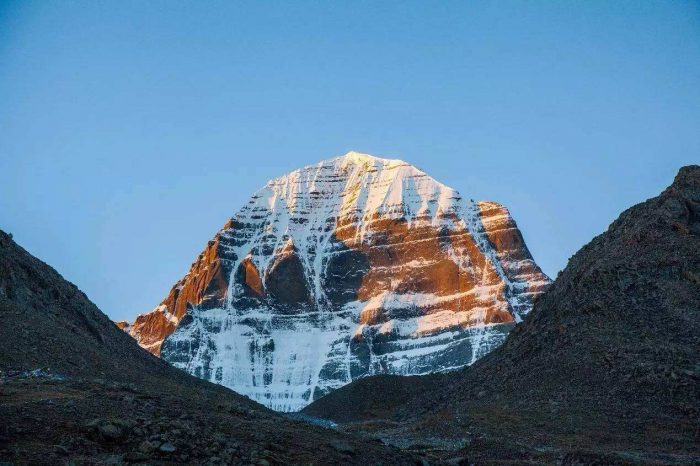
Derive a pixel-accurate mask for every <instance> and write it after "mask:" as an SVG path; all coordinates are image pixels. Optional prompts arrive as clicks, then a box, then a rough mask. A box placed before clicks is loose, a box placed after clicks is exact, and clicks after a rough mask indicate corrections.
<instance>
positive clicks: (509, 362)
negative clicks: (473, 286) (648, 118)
mask: <svg viewBox="0 0 700 466" xmlns="http://www.w3.org/2000/svg"><path fill="white" fill-rule="evenodd" d="M699 277H700V167H699V166H689V167H684V168H682V169H681V170H680V172H679V173H678V175H677V176H676V178H675V180H674V182H673V184H672V185H671V186H670V187H669V188H668V189H666V190H665V191H664V192H663V193H661V194H660V195H659V196H657V197H655V198H652V199H649V200H648V201H646V202H643V203H641V204H638V205H636V206H634V207H632V208H630V209H628V210H627V211H625V212H623V213H622V214H621V215H620V217H619V218H618V219H617V220H616V221H615V222H613V223H612V225H610V227H609V229H608V230H607V231H606V232H605V233H603V234H601V235H600V236H598V237H596V238H594V239H593V240H592V241H591V242H590V243H589V244H587V245H586V246H584V247H583V248H582V249H581V250H580V251H579V252H577V253H576V254H575V255H574V256H573V257H572V258H571V259H570V261H569V263H568V265H567V267H566V268H565V270H564V271H563V272H562V273H561V274H560V275H559V276H558V277H557V279H556V281H555V282H554V284H553V285H552V286H551V288H550V290H549V291H548V292H547V293H546V294H544V295H543V296H542V297H540V298H539V299H538V300H537V301H536V303H535V306H534V309H533V311H532V312H531V313H530V314H529V315H528V317H527V318H526V319H525V320H524V322H523V323H522V324H520V325H518V326H516V328H515V330H514V331H513V332H511V334H510V335H509V336H508V338H507V340H506V342H505V343H504V345H503V346H501V347H500V348H498V349H497V350H495V351H494V352H492V353H491V354H489V355H487V356H486V357H484V358H483V359H481V360H480V361H478V362H477V363H475V364H474V365H473V366H471V367H469V368H467V369H465V370H464V371H462V372H460V373H453V374H445V375H440V376H430V377H415V378H405V377H388V376H385V377H370V378H366V379H362V380H358V381H356V382H353V383H352V384H350V385H348V386H345V387H343V388H341V389H339V390H337V391H335V392H333V393H331V394H329V395H327V396H326V397H324V398H321V399H320V400H317V401H316V402H314V403H313V404H311V405H310V406H308V407H307V408H305V409H304V410H303V412H304V413H307V414H309V415H314V416H320V417H325V418H328V419H334V420H337V421H339V422H342V423H344V428H345V429H347V430H357V431H372V432H374V433H375V434H377V435H382V436H384V437H385V438H387V439H391V440H392V441H394V442H396V443H404V444H430V439H433V440H435V439H445V438H450V439H463V440H464V444H465V445H468V446H466V447H465V448H463V449H462V450H461V451H460V452H459V455H460V456H463V457H464V458H468V459H469V461H470V462H474V461H475V462H481V461H484V462H500V461H517V462H534V463H540V462H541V463H552V462H555V461H562V462H563V463H564V464H636V463H644V464H647V463H648V464H692V463H695V462H697V461H698V460H699V459H700V451H699V449H698V445H699V442H698V433H699V432H700V423H699V422H698V415H699V413H700V402H699V391H698V378H699V377H700V359H699V357H698V354H699V351H698V350H699V349H700V326H699V317H700V315H699V313H700V278H699ZM394 394H397V395H396V396H395V395H394ZM504 445H507V446H509V448H504ZM596 461H597V462H596Z"/></svg>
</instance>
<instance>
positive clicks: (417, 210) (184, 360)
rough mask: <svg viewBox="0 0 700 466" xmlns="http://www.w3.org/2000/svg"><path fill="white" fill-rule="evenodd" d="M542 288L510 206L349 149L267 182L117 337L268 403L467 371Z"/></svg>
mask: <svg viewBox="0 0 700 466" xmlns="http://www.w3.org/2000/svg"><path fill="white" fill-rule="evenodd" d="M548 284H549V279H548V278H547V277H546V276H545V275H544V274H543V273H542V271H541V270H540V269H539V267H538V266H537V265H536V264H535V262H534V261H533V259H532V257H531V255H530V253H529V251H528V250H527V247H526V246H525V243H524V241H523V238H522V235H521V234H520V232H519V230H518V229H517V226H516V225H515V222H514V221H513V219H512V218H511V216H510V214H509V213H508V211H507V210H506V208H505V207H503V206H501V205H499V204H497V203H494V202H477V201H473V200H468V199H464V198H462V196H460V194H459V193H458V192H457V191H455V190H454V189H452V188H450V187H448V186H445V185H444V184H442V183H439V182H438V181H436V180H434V179H433V178H431V177H430V176H428V175H427V174H425V173H424V172H422V171H421V170H419V169H417V168H416V167H414V166H412V165H410V164H408V163H406V162H403V161H401V160H388V159H381V158H378V157H374V156H371V155H367V154H361V153H357V152H349V153H348V154H346V155H344V156H342V157H337V158H333V159H329V160H325V161H322V162H319V163H317V164H315V165H309V166H307V167H304V168H301V169H298V170H295V171H293V172H291V173H289V174H287V175H284V176H282V177H279V178H276V179H274V180H271V181H269V182H268V183H267V184H266V185H265V186H264V187H263V188H262V189H261V190H259V191H258V192H256V193H255V194H254V195H253V196H252V197H251V199H250V201H249V202H248V203H247V204H246V205H245V206H244V207H243V208H242V209H241V210H240V211H239V212H238V213H237V214H236V215H235V216H234V217H233V218H232V219H230V220H229V221H228V222H227V223H226V224H225V225H224V227H223V228H222V229H221V230H220V231H219V232H218V233H217V234H216V235H215V236H214V238H213V239H212V240H211V241H209V243H208V245H207V247H206V248H205V250H204V251H203V252H202V253H201V254H200V255H199V257H197V259H196V260H195V262H194V263H193V264H192V267H191V269H190V271H189V272H188V273H187V274H186V275H185V276H184V277H183V278H182V279H181V280H180V281H178V282H177V283H176V284H175V286H173V288H172V289H171V290H170V293H169V294H168V296H167V297H166V298H165V299H164V300H163V301H162V302H161V304H160V305H158V306H157V307H156V308H155V309H154V310H153V311H151V312H150V313H147V314H144V315H141V316H139V317H138V318H137V319H136V321H135V322H134V324H133V325H131V326H127V327H126V329H125V330H126V331H128V332H129V333H130V334H131V335H132V336H134V337H135V338H136V339H137V340H138V342H139V344H141V346H143V347H144V348H146V349H148V350H149V351H151V352H152V353H154V354H157V355H158V354H159V355H160V356H161V357H162V358H163V359H165V360H166V361H168V362H170V363H172V364H173V365H175V366H176V367H179V368H182V369H185V370H186V371H188V372H190V373H192V374H195V375H197V376H199V377H202V378H205V379H207V380H211V381H214V382H217V383H220V384H223V385H225V386H227V387H230V388H232V389H234V390H236V391H237V392H239V393H243V394H245V395H248V396H250V397H251V398H253V399H255V400H257V401H259V402H261V403H263V404H265V405H267V406H269V407H272V408H274V409H278V410H296V409H299V408H301V407H303V406H304V405H306V404H308V403H309V402H311V401H312V400H314V399H316V398H318V397H320V396H321V395H323V394H325V393H327V392H329V391H330V390H332V389H335V388H338V387H340V386H342V385H345V384H346V383H349V382H350V381H352V380H353V379H356V378H359V377H363V376H365V375H371V374H380V373H390V374H403V375H413V374H424V373H429V372H435V371H445V370H449V369H455V368H459V367H462V366H464V365H466V364H470V363H472V362H474V361H476V360H477V359H478V358H479V357H481V356H483V355H484V354H486V353H488V352H489V351H490V350H491V349H493V348H495V347H496V346H498V345H499V344H500V343H501V342H502V341H503V339H504V338H505V335H506V334H507V332H508V330H509V329H510V328H511V327H512V326H513V324H514V323H515V322H519V321H520V320H521V319H522V317H523V316H524V315H525V314H527V313H528V312H529V310H530V309H531V307H532V303H533V300H534V298H535V297H536V296H537V295H539V294H540V293H542V292H543V291H544V289H545V288H546V286H547V285H548Z"/></svg>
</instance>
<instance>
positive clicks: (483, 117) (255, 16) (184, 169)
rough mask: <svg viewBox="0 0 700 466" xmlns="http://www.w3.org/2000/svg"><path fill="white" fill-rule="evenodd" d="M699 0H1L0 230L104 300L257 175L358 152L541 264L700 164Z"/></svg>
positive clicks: (210, 222)
mask: <svg viewBox="0 0 700 466" xmlns="http://www.w3.org/2000/svg"><path fill="white" fill-rule="evenodd" d="M699 83H700V3H698V2H691V1H686V2H682V1H679V2H671V1H663V2H653V1H645V2H638V1H631V2H627V1H616V2H602V1H600V2H599V1H585V2H584V1H575V2H574V1H572V2H564V1H562V2H546V1H541V2H540V1H528V2H525V1H523V2H510V1H499V2H479V1H475V2H461V1H459V2H424V1H420V2H409V1H402V2H272V1H271V2H194V1H192V2H176V1H149V2H142V1H133V2H132V1H121V0H120V1H119V2H117V1H113V2H108V1H103V2H93V1H87V2H79V1H65V2H58V1H55V2H51V1H39V2H32V1H21V2H19V1H18V2H12V1H6V0H5V1H0V228H2V229H3V230H6V231H9V232H11V233H13V234H14V237H15V239H16V240H17V241H18V242H19V243H20V244H21V245H23V246H24V247H25V248H26V249H28V250H29V251H30V252H32V253H33V254H35V255H37V256H38V257H40V258H41V259H43V260H44V261H46V262H48V263H49V264H51V265H52V266H54V267H55V268H56V269H58V270H59V271H60V272H61V273H62V274H63V275H64V276H65V277H66V278H67V279H69V280H71V281H73V282H74V283H76V284H77V285H78V286H79V287H80V288H81V289H82V290H84V291H85V292H86V293H87V294H88V296H89V297H90V298H91V299H92V300H93V301H94V302H95V303H97V305H98V306H100V308H101V309H102V310H104V311H105V312H106V313H108V314H109V315H110V316H111V317H112V318H114V319H122V318H129V319H131V318H133V316H134V315H136V314H137V313H141V312H144V311H147V310H150V309H151V308H152V307H154V306H155V305H156V304H157V303H158V302H159V301H160V300H161V299H162V298H163V297H164V296H165V295H166V294H167V292H168V290H169V289H170V286H172V284H173V283H174V282H175V281H176V280H177V279H179V278H180V277H181V276H182V275H183V274H184V273H185V272H186V271H187V269H188V268H189V265H190V263H191V262H192V260H193V259H194V258H195V257H196V256H197V254H198V253H199V252H200V251H201V249H202V248H203V247H204V245H205V244H206V242H207V240H208V239H209V238H210V237H211V236H213V234H214V233H215V232H216V230H217V229H218V228H219V227H220V226H221V225H222V224H223V223H224V222H225V221H226V219H227V218H228V217H230V216H231V215H233V214H234V213H235V212H236V211H237V210H238V209H239V208H240V207H241V206H242V205H243V204H244V202H245V201H246V200H247V199H248V197H249V196H250V195H251V194H252V193H253V192H254V191H255V190H256V189H258V188H259V187H261V186H262V185H263V184H264V183H265V181H266V180H268V179H270V178H273V177H276V176H278V175H281V174H283V173H286V172H288V171H291V170H293V169H294V168H297V167H300V166H303V165H307V164H310V163H314V162H316V161H318V160H321V159H326V158H330V157H332V156H335V155H340V154H343V153H345V152H347V151H349V150H357V151H362V152H367V153H371V154H374V155H377V156H384V157H388V158H401V159H403V160H406V161H408V162H411V163H413V164H415V165H416V166H418V167H419V168H421V169H423V170H425V171H426V172H427V173H429V174H430V175H432V176H433V177H435V178H436V179H438V180H439V181H441V182H443V183H445V184H448V185H450V186H452V187H454V188H455V189H457V190H459V191H460V192H461V193H462V194H463V195H464V196H467V197H472V198H475V199H488V200H495V201H499V202H501V203H503V204H505V205H506V206H508V207H509V209H510V210H511V212H512V214H513V216H514V217H515V219H516V221H517V222H518V224H519V226H520V227H521V229H522V231H523V234H524V236H525V239H526V241H527V244H528V246H529V247H530V249H531V251H532V253H533V255H534V257H535V259H536V260H537V261H538V262H539V263H540V264H541V265H542V267H543V268H544V270H545V271H546V272H547V273H549V274H550V275H553V276H554V275H556V272H557V271H558V270H560V269H561V268H563V267H564V266H565V265H566V262H567V260H568V258H569V257H570V256H571V255H572V254H573V253H574V252H576V251H577V250H578V249H579V248H580V247H581V246H583V245H584V244H585V243H586V242H588V241H589V240H590V239H591V238H592V237H593V236H594V235H596V234H598V233H601V232H602V231H604V230H605V229H606V228H607V226H608V225H609V223H610V222H611V221H612V220H614V219H615V218H616V217H617V215H618V214H619V213H620V212H621V211H622V210H623V209H625V208H627V207H629V206H631V205H633V204H635V203H637V202H639V201H642V200H644V199H646V198H648V197H651V196H654V195H656V194H657V193H658V192H660V191H661V190H662V189H663V188H665V187H666V186H667V185H668V184H670V183H671V181H672V179H673V176H674V175H675V173H676V171H677V170H678V168H679V167H680V166H682V165H685V164H690V163H698V162H700V85H699Z"/></svg>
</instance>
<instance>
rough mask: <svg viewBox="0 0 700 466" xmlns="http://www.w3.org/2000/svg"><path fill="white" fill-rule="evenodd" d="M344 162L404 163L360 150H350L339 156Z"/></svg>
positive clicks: (403, 163)
mask: <svg viewBox="0 0 700 466" xmlns="http://www.w3.org/2000/svg"><path fill="white" fill-rule="evenodd" d="M340 158H341V159H343V161H344V162H347V163H372V164H377V163H380V164H382V165H405V164H406V162H404V161H403V160H398V159H383V158H381V157H375V156H374V155H370V154H365V153H362V152H356V151H354V150H351V151H350V152H348V153H347V154H345V155H343V156H341V157H340Z"/></svg>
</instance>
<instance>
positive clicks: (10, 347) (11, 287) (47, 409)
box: [0, 231, 415, 465]
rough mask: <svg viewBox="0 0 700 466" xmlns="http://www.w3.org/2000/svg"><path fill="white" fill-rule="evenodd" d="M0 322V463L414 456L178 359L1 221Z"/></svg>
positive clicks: (404, 460)
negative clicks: (301, 417) (195, 370)
mask: <svg viewBox="0 0 700 466" xmlns="http://www.w3.org/2000/svg"><path fill="white" fill-rule="evenodd" d="M0 322H2V324H1V325H0V342H2V343H1V345H2V346H1V347H0V462H2V461H9V462H10V464H50V465H56V464H76V465H77V464H90V465H93V464H125V463H142V464H251V463H252V464H258V465H266V464H290V463H303V464H320V463H324V464H345V463H355V464H367V463H368V462H380V463H385V464H414V462H415V459H414V458H412V457H410V456H407V455H402V454H400V453H398V452H397V451H396V450H394V449H391V448H388V447H386V446H383V445H381V444H379V443H376V442H372V441H367V440H361V439H358V438H355V437H352V436H347V435H343V434H340V433H337V432H334V431H332V430H328V429H324V428H321V427H315V426H311V425H309V424H306V423H302V422H298V421H292V420H288V419H285V418H283V417H281V416H279V415H277V414H275V413H273V412H271V411H269V410H268V409H266V408H264V407H262V406H260V405H258V404H257V403H255V402H253V401H251V400H249V399H248V398H246V397H243V396H240V395H238V394H236V393H233V392H231V391H230V390H228V389H225V388H223V387H221V386H218V385H214V384H211V383H208V382H205V381H202V380H200V379H197V378H195V377H192V376H190V375H188V374H186V373H184V372H182V371H179V370H177V369H174V368H173V367H171V366H169V365H168V364H167V363H165V362H163V361H161V360H160V359H158V358H156V357H154V356H152V355H151V354H149V353H148V352H146V351H145V350H143V349H141V348H139V347H138V345H137V344H136V342H135V341H134V340H133V339H132V338H131V337H129V336H128V335H126V334H125V333H124V332H122V331H121V330H119V329H118V328H117V327H116V326H115V325H114V324H113V323H112V322H111V321H110V320H109V319H108V318H107V317H106V316H105V315H104V314H102V312H100V310H99V309H98V308H97V307H96V306H95V305H94V304H93V303H91V302H90V301H89V300H88V298H87V297H86V296H85V295H84V294H83V293H82V292H81V291H80V290H78V289H77V288H76V287H75V285H73V284H71V283H69V282H67V281H66V280H64V279H63V278H62V277H61V276H60V275H59V274H58V273H57V272H56V271H55V270H53V269H52V268H51V267H49V266H48V265H46V264H44V263H43V262H41V261H40V260H38V259H36V258H35V257H33V256H31V255H30V254H29V253H27V252H26V251H25V250H24V249H22V248H21V247H19V246H18V245H17V244H16V243H15V242H14V241H13V240H12V239H11V237H10V236H9V235H7V234H6V233H4V232H2V231H0Z"/></svg>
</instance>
